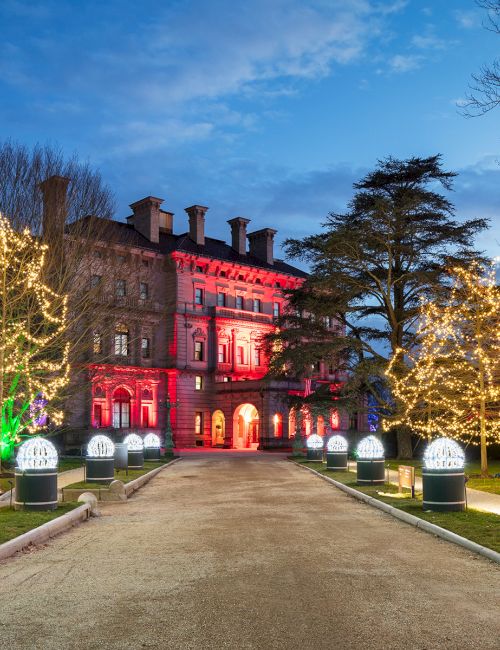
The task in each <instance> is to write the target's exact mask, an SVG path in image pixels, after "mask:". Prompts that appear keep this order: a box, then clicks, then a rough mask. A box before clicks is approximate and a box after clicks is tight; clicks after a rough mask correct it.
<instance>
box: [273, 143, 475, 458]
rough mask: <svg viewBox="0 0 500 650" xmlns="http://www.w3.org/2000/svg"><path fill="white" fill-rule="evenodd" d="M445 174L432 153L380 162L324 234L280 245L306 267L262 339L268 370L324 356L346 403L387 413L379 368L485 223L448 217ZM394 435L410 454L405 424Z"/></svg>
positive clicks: (407, 341)
mask: <svg viewBox="0 0 500 650" xmlns="http://www.w3.org/2000/svg"><path fill="white" fill-rule="evenodd" d="M454 176H455V174H454V173H453V172H449V171H444V170H443V169H442V165H441V159H440V156H439V155H436V156H430V157H428V158H409V159H407V160H397V159H394V158H392V157H389V158H387V159H384V160H381V161H379V163H378V165H377V167H376V169H375V170H374V171H372V172H370V173H369V174H367V175H366V176H365V177H364V178H363V179H362V180H361V181H359V182H358V183H356V184H355V185H354V189H355V190H356V191H355V194H354V197H353V199H352V200H351V201H350V203H349V205H348V209H347V211H346V212H345V213H342V214H337V213H331V214H330V215H329V217H328V220H327V222H326V224H325V225H324V231H323V232H321V233H320V234H317V235H311V236H309V237H307V238H305V239H304V240H300V239H289V240H287V241H286V242H285V247H286V252H287V255H288V257H290V258H292V259H301V260H303V261H305V262H307V263H308V264H309V266H310V270H311V272H310V275H309V277H308V278H307V280H306V281H305V283H304V284H303V286H302V287H301V288H299V289H297V290H294V291H290V292H289V293H288V298H289V301H290V308H289V310H288V312H287V313H286V314H283V316H282V317H281V318H280V320H279V322H278V326H279V327H278V331H277V332H276V333H275V334H273V335H271V336H270V337H269V339H268V345H269V350H270V352H271V373H272V374H274V375H280V374H283V373H284V372H285V373H286V374H288V375H291V376H304V375H306V376H309V375H310V374H311V367H312V365H313V364H314V363H316V362H317V361H319V360H320V359H325V360H327V361H328V362H329V363H337V365H338V367H339V369H340V370H346V371H348V380H347V382H346V384H345V387H344V391H343V393H344V399H345V402H346V403H347V406H348V407H349V406H350V407H351V408H353V409H354V408H356V406H359V404H360V403H362V402H363V401H364V399H365V398H366V395H367V394H371V395H372V396H373V398H374V401H375V403H376V404H377V405H378V407H379V408H380V409H384V410H385V411H390V410H391V408H392V402H391V399H390V393H389V392H388V390H387V382H386V377H385V374H384V373H385V370H386V368H387V365H388V362H389V360H390V358H391V357H392V356H393V355H394V354H395V352H396V351H397V350H398V349H400V348H404V349H411V348H412V345H413V343H414V340H415V320H416V316H417V313H418V304H419V299H420V298H421V297H425V296H429V295H431V294H432V292H433V291H434V290H435V289H436V287H438V286H441V285H442V284H443V280H444V276H445V269H446V267H449V266H450V265H453V266H466V265H468V264H469V263H470V262H471V261H472V260H474V259H477V258H478V257H479V255H478V253H477V251H475V250H474V249H473V239H474V236H475V234H476V233H477V232H479V231H481V230H483V229H484V228H486V226H487V221H486V220H485V219H474V220H468V221H461V222H459V221H457V220H456V219H455V218H454V208H453V205H452V204H451V202H450V201H449V200H448V199H447V198H446V197H445V196H443V195H442V194H441V193H440V192H439V191H438V189H439V187H440V186H441V188H444V189H445V190H451V188H452V181H453V178H454ZM328 318H333V319H335V321H336V323H337V326H336V327H335V326H334V327H331V324H330V322H329V320H328ZM312 399H314V398H309V401H311V400H312ZM318 399H323V398H322V397H321V396H319V397H318ZM327 399H328V397H327ZM397 441H398V456H399V457H401V458H405V457H406V458H407V457H411V455H412V448H411V437H410V434H409V431H408V430H407V429H403V428H400V429H399V430H398V431H397Z"/></svg>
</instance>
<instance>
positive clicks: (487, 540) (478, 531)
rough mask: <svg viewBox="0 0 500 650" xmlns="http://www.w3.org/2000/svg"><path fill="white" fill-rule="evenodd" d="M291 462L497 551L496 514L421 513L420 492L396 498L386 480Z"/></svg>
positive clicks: (499, 527) (499, 519)
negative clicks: (362, 480) (368, 481)
mask: <svg viewBox="0 0 500 650" xmlns="http://www.w3.org/2000/svg"><path fill="white" fill-rule="evenodd" d="M292 460H293V461H295V462H297V463H299V464H300V465H306V467H310V468H311V469H314V470H316V471H317V472H319V473H320V474H326V475H327V476H330V477H331V478H333V479H335V480H336V481H338V482H339V483H343V484H344V485H348V486H349V487H352V488H354V489H355V490H358V491H359V492H363V493H364V494H368V495H369V496H371V497H374V498H375V499H378V500H379V501H384V502H385V503H388V504H389V505H391V506H394V507H395V508H398V509H399V510H404V511H405V512H408V513H409V514H411V515H415V517H420V519H425V520H426V521H430V522H431V523H433V524H436V525H437V526H441V528H446V529H447V530H451V531H452V532H454V533H456V534H457V535H461V536H462V537H466V538H467V539H470V540H472V541H473V542H476V543H477V544H481V545H482V546H486V547H487V548H491V549H493V550H494V551H497V552H499V553H500V535H499V534H498V531H499V530H500V517H499V516H498V515H495V514H492V513H489V512H479V511H478V510H467V511H466V512H424V510H423V509H422V495H421V494H418V493H417V495H416V498H415V499H412V498H411V497H410V494H409V491H408V496H407V498H400V497H397V496H396V495H397V494H398V488H397V486H396V485H392V484H390V483H386V484H384V485H383V486H380V485H366V486H365V485H363V486H361V485H357V484H356V475H355V474H354V473H353V472H332V471H329V470H327V469H326V465H325V464H323V463H311V462H307V461H305V460H301V459H296V458H292ZM378 492H384V493H385V494H389V495H390V494H394V496H393V497H391V496H381V495H380V494H378Z"/></svg>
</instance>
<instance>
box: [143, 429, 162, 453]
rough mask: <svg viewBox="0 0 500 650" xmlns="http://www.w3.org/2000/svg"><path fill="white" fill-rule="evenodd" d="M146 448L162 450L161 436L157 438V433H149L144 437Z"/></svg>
mask: <svg viewBox="0 0 500 650" xmlns="http://www.w3.org/2000/svg"><path fill="white" fill-rule="evenodd" d="M144 447H146V449H148V448H154V449H159V448H160V436H157V435H156V433H148V434H146V435H145V436H144Z"/></svg>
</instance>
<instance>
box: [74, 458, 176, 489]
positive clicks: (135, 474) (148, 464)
mask: <svg viewBox="0 0 500 650" xmlns="http://www.w3.org/2000/svg"><path fill="white" fill-rule="evenodd" d="M172 460H173V458H168V459H165V460H159V461H151V460H146V461H144V467H143V469H129V470H128V475H127V473H126V472H125V470H124V469H120V470H116V469H115V479H117V480H119V481H122V482H123V483H130V481H133V480H134V479H136V478H139V476H143V475H144V474H147V473H148V472H150V471H151V470H153V469H156V468H157V467H162V466H163V465H168V463H170V462H171V461H172ZM106 487H107V485H105V484H99V483H88V482H87V481H80V482H78V483H71V485H67V486H66V487H65V488H63V489H64V490H65V489H70V490H73V489H75V490H80V489H82V488H83V489H86V490H97V489H98V488H106Z"/></svg>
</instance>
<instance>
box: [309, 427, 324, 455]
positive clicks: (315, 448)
mask: <svg viewBox="0 0 500 650" xmlns="http://www.w3.org/2000/svg"><path fill="white" fill-rule="evenodd" d="M306 446H307V460H312V461H315V462H322V460H323V438H322V437H321V436H319V435H318V434H317V433H311V435H310V436H308V438H307V440H306Z"/></svg>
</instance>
